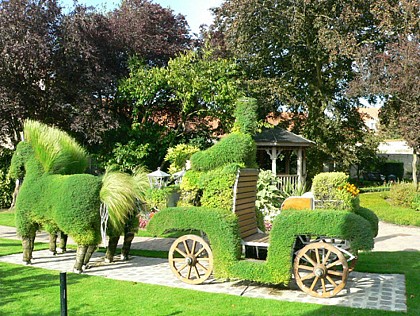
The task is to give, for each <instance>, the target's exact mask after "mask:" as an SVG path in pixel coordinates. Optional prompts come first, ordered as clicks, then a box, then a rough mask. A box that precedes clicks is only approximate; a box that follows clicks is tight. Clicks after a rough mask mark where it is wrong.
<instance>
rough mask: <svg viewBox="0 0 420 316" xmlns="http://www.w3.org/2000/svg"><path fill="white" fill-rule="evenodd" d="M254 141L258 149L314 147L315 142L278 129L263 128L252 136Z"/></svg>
mask: <svg viewBox="0 0 420 316" xmlns="http://www.w3.org/2000/svg"><path fill="white" fill-rule="evenodd" d="M254 140H255V142H256V144H257V146H259V147H261V146H277V147H282V146H284V147H310V146H313V145H315V142H313V141H311V140H308V139H306V138H304V137H302V136H299V135H296V134H294V133H292V132H289V131H287V130H285V129H282V128H280V127H274V128H264V129H263V130H262V131H261V133H257V134H255V135H254Z"/></svg>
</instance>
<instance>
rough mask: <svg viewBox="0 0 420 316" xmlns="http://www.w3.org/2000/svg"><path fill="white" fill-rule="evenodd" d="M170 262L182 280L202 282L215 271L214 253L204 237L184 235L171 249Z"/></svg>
mask: <svg viewBox="0 0 420 316" xmlns="http://www.w3.org/2000/svg"><path fill="white" fill-rule="evenodd" d="M169 264H170V267H171V270H172V272H173V273H174V274H175V275H176V276H177V278H178V279H180V280H181V281H182V282H185V283H189V284H200V283H203V282H204V281H205V280H207V279H208V278H209V276H210V275H211V273H212V272H213V253H212V251H211V249H210V246H209V245H208V244H207V242H206V241H205V240H204V239H203V238H201V237H199V236H196V235H184V236H182V237H179V238H178V239H177V240H175V241H174V243H173V244H172V246H171V248H170V249H169Z"/></svg>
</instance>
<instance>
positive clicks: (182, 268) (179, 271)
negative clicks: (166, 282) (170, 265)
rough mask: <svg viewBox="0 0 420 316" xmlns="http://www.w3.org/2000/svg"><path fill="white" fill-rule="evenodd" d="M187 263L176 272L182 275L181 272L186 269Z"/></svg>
mask: <svg viewBox="0 0 420 316" xmlns="http://www.w3.org/2000/svg"><path fill="white" fill-rule="evenodd" d="M187 265H188V264H187V263H184V264H183V265H182V266H181V267H180V268H179V269H177V270H176V271H177V272H178V273H181V271H182V270H184V269H185V268H186V267H187Z"/></svg>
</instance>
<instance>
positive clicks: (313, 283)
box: [309, 277, 319, 291]
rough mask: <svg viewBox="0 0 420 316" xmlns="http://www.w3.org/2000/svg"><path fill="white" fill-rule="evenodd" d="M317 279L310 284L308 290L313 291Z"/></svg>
mask: <svg viewBox="0 0 420 316" xmlns="http://www.w3.org/2000/svg"><path fill="white" fill-rule="evenodd" d="M318 280H319V277H315V280H314V281H313V282H312V284H311V287H310V288H309V290H311V291H313V290H314V287H315V285H316V284H317V283H318Z"/></svg>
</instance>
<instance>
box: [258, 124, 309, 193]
mask: <svg viewBox="0 0 420 316" xmlns="http://www.w3.org/2000/svg"><path fill="white" fill-rule="evenodd" d="M254 140H255V142H256V144H257V162H258V164H259V166H260V167H261V168H267V169H268V168H269V165H270V160H271V171H272V172H273V173H274V174H275V175H277V176H278V177H279V178H280V179H281V183H283V184H286V183H288V184H292V185H297V184H304V183H305V180H306V152H305V151H306V149H307V148H308V147H310V146H314V145H315V143H314V142H313V141H310V140H308V139H306V138H304V137H302V136H299V135H296V134H294V133H292V132H289V131H287V130H285V129H282V128H279V127H274V128H265V129H263V130H262V131H261V132H260V133H257V134H256V135H254Z"/></svg>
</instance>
